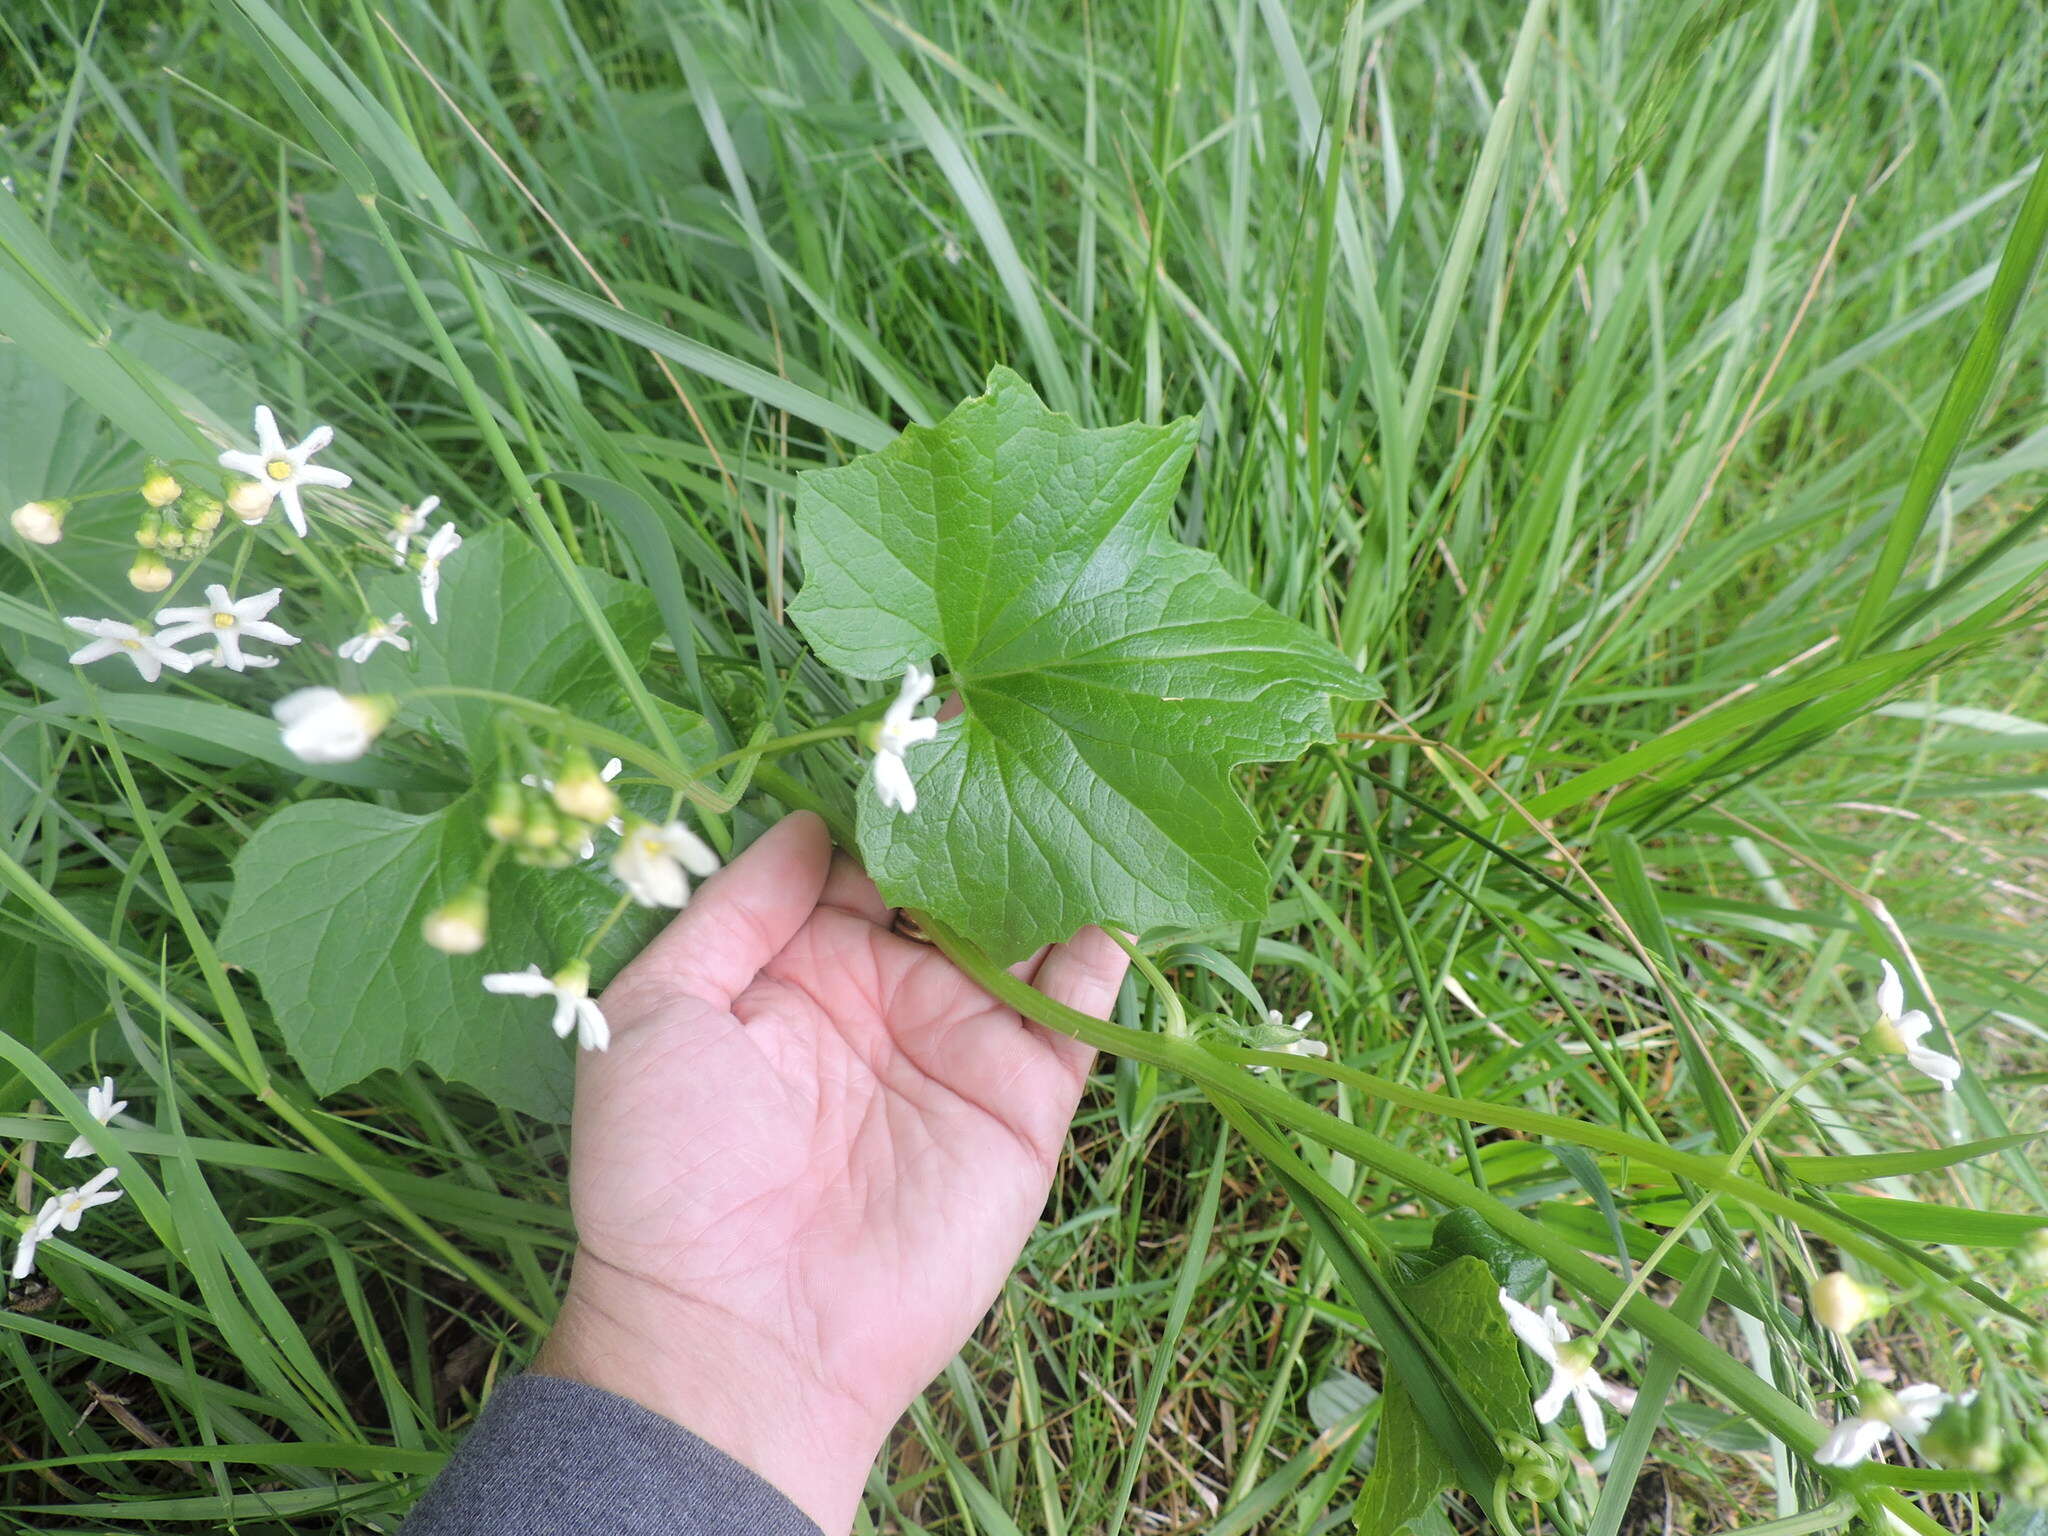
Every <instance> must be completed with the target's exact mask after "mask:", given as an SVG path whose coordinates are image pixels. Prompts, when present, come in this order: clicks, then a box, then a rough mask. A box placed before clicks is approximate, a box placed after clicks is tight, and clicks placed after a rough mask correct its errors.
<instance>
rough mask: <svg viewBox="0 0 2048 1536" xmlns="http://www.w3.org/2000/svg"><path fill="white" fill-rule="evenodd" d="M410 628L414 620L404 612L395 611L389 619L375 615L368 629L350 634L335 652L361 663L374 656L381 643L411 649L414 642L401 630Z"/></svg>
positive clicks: (405, 649) (343, 657)
mask: <svg viewBox="0 0 2048 1536" xmlns="http://www.w3.org/2000/svg"><path fill="white" fill-rule="evenodd" d="M410 628H412V620H411V619H408V618H407V617H406V616H405V615H404V614H402V613H394V614H393V615H391V617H390V618H388V619H379V618H375V617H373V618H372V619H371V620H370V627H369V628H368V629H366V630H364V631H363V632H362V633H361V634H360V635H350V636H349V637H348V638H347V639H346V640H344V641H342V642H341V644H340V645H338V646H336V647H335V654H336V655H337V656H339V657H340V658H341V659H342V660H343V661H353V662H356V663H358V664H361V663H362V662H365V661H368V660H369V659H370V658H371V657H372V656H374V655H375V654H376V652H377V647H378V646H380V645H389V646H395V647H396V648H397V649H399V650H401V651H409V650H411V649H412V642H411V641H410V640H408V639H406V638H405V636H404V635H403V634H402V633H400V631H402V630H407V629H410Z"/></svg>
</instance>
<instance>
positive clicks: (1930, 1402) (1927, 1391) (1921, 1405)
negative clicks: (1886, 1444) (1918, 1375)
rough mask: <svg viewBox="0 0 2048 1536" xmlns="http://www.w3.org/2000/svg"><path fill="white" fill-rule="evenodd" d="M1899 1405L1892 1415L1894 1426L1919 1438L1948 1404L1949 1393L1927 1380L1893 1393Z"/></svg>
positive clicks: (1894, 1399) (1903, 1432)
mask: <svg viewBox="0 0 2048 1536" xmlns="http://www.w3.org/2000/svg"><path fill="white" fill-rule="evenodd" d="M1892 1399H1893V1401H1894V1402H1896V1403H1897V1404H1898V1405H1899V1407H1898V1411H1897V1412H1896V1413H1895V1414H1893V1416H1892V1428H1893V1429H1895V1430H1898V1431H1899V1432H1900V1433H1901V1434H1907V1435H1911V1436H1913V1437H1914V1438H1915V1439H1918V1438H1919V1437H1920V1436H1922V1435H1924V1434H1926V1433H1927V1430H1928V1427H1929V1426H1930V1425H1932V1424H1933V1423H1934V1418H1935V1415H1936V1414H1938V1413H1940V1412H1941V1410H1942V1408H1943V1407H1944V1406H1945V1405H1946V1404H1947V1402H1948V1400H1949V1398H1948V1393H1946V1392H1944V1391H1943V1390H1942V1389H1941V1388H1940V1387H1937V1386H1933V1385H1931V1384H1929V1383H1926V1382H1921V1383H1918V1384H1916V1385H1914V1386H1910V1387H1901V1388H1899V1390H1898V1391H1896V1392H1894V1393H1893V1394H1892Z"/></svg>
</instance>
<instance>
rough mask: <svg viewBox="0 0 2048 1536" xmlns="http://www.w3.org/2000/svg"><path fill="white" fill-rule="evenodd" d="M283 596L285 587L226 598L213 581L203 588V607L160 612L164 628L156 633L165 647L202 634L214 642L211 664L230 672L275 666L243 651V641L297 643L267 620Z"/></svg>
mask: <svg viewBox="0 0 2048 1536" xmlns="http://www.w3.org/2000/svg"><path fill="white" fill-rule="evenodd" d="M283 596H284V588H282V587H272V588H271V589H270V590H269V591H268V592H258V593H255V594H254V595H252V596H249V597H244V598H236V597H232V596H230V595H229V593H228V589H227V588H226V587H224V586H222V585H221V584H220V583H219V582H215V583H214V584H213V585H212V586H210V587H208V588H207V589H206V606H205V607H203V608H164V609H161V610H159V611H158V613H157V616H156V621H157V623H159V624H161V625H163V626H164V628H163V629H161V630H160V631H158V638H159V639H160V640H162V641H163V643H164V644H166V645H176V644H177V643H178V642H179V641H181V640H191V639H194V638H196V637H198V636H201V635H204V636H206V637H207V638H208V639H210V640H212V641H213V644H214V664H215V665H216V666H222V667H226V668H227V669H228V670H229V671H231V672H240V671H242V670H244V669H245V668H248V667H274V666H276V665H277V658H276V657H275V656H250V655H248V654H246V653H245V652H244V651H243V650H242V642H243V641H244V640H262V641H266V642H268V643H269V644H271V645H297V644H298V643H299V637H298V636H297V635H294V634H290V633H288V632H287V631H285V630H284V629H282V628H280V627H279V626H277V625H275V624H273V623H271V622H270V620H269V618H268V615H269V613H270V610H271V609H273V608H275V607H276V606H277V604H278V600H279V599H280V598H282V597H283Z"/></svg>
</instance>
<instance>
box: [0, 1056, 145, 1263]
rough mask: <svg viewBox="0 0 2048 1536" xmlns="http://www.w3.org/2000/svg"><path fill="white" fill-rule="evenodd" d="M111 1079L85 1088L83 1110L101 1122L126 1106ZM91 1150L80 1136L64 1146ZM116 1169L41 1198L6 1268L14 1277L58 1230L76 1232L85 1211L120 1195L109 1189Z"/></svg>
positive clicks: (76, 1152)
mask: <svg viewBox="0 0 2048 1536" xmlns="http://www.w3.org/2000/svg"><path fill="white" fill-rule="evenodd" d="M116 1091H117V1090H116V1089H115V1087H114V1080H113V1079H112V1078H111V1077H103V1078H101V1079H100V1080H99V1081H98V1082H97V1083H95V1084H93V1085H92V1086H91V1087H90V1088H88V1089H86V1091H85V1112H86V1113H87V1114H88V1115H90V1116H91V1117H92V1119H93V1120H95V1121H96V1122H98V1123H99V1124H101V1125H108V1124H111V1123H112V1122H113V1119H114V1116H116V1115H118V1114H119V1113H121V1111H122V1110H124V1109H126V1108H127V1107H128V1102H127V1100H125V1099H118V1098H116V1097H115V1096H114V1095H115V1093H116ZM91 1151H92V1142H91V1141H90V1140H89V1139H88V1138H86V1137H84V1136H79V1137H77V1138H75V1139H74V1140H73V1141H72V1143H71V1145H70V1146H68V1147H66V1148H65V1149H64V1155H65V1156H66V1157H85V1156H87V1155H88V1154H90V1153H91ZM120 1172H121V1171H120V1169H118V1168H102V1169H101V1170H100V1171H99V1172H98V1173H96V1174H94V1175H93V1176H92V1177H91V1178H90V1179H87V1180H86V1181H85V1182H84V1183H83V1184H80V1185H78V1186H76V1187H75V1188H71V1189H60V1190H58V1191H57V1193H55V1194H54V1195H52V1196H50V1197H49V1199H47V1200H45V1201H44V1202H43V1205H42V1209H41V1210H39V1211H37V1212H36V1214H35V1215H34V1216H33V1217H32V1218H31V1219H30V1221H29V1224H28V1226H27V1227H26V1228H25V1229H23V1231H22V1234H21V1243H20V1245H19V1246H18V1247H17V1248H16V1249H15V1250H14V1265H13V1267H12V1268H11V1269H10V1270H9V1271H8V1273H9V1274H10V1275H11V1276H13V1278H14V1279H16V1280H25V1279H27V1278H28V1276H29V1272H30V1271H31V1270H33V1269H34V1268H35V1264H36V1249H37V1248H39V1247H40V1246H41V1245H42V1244H44V1243H45V1242H47V1241H49V1240H50V1239H51V1238H52V1237H55V1236H56V1235H57V1234H58V1233H59V1232H76V1231H77V1230H78V1224H79V1222H80V1221H82V1220H83V1219H84V1217H85V1213H86V1212H87V1211H89V1210H91V1209H92V1208H93V1207H94V1206H96V1205H108V1204H111V1203H112V1202H113V1201H116V1200H118V1199H120V1198H121V1191H120V1190H118V1189H114V1188H112V1187H111V1186H112V1184H113V1182H114V1180H115V1179H117V1178H119V1177H120Z"/></svg>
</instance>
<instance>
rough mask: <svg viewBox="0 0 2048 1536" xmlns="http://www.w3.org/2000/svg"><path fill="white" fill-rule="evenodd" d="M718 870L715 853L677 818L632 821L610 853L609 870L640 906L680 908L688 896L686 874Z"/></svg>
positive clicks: (688, 886)
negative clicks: (658, 821) (659, 823)
mask: <svg viewBox="0 0 2048 1536" xmlns="http://www.w3.org/2000/svg"><path fill="white" fill-rule="evenodd" d="M717 869H718V855H717V854H715V853H713V852H712V851H711V849H710V848H709V847H708V846H707V845H706V844H705V842H704V840H703V839H702V838H701V837H699V836H698V835H697V834H696V833H694V832H692V831H691V830H690V829H689V828H688V827H686V826H684V825H683V824H682V823H681V822H680V821H672V822H670V823H669V824H668V825H667V826H665V827H657V826H654V825H652V824H650V823H648V822H644V821H635V822H631V823H629V824H628V825H627V827H626V831H625V835H624V836H623V837H621V838H620V839H619V846H618V849H617V851H615V852H614V853H613V854H612V873H613V874H614V875H617V876H618V877H619V883H620V884H621V885H623V886H625V888H626V890H627V892H628V894H630V895H631V896H632V898H633V899H634V900H635V901H637V902H639V903H640V905H641V906H643V907H680V906H681V905H682V904H683V903H684V902H686V901H688V900H689V899H690V881H689V875H699V876H702V875H709V874H713V873H716V871H717ZM686 870H687V871H688V872H689V874H688V875H686V874H685V873H684V871H686Z"/></svg>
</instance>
